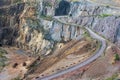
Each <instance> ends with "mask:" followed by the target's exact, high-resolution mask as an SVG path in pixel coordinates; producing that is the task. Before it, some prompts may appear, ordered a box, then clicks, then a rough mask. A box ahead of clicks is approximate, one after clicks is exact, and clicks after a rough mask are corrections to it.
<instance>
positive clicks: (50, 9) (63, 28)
mask: <svg viewBox="0 0 120 80" xmlns="http://www.w3.org/2000/svg"><path fill="white" fill-rule="evenodd" d="M5 1H7V0H4V1H2V3H3V4H4V5H3V4H1V3H0V4H1V6H4V7H3V8H0V44H2V45H15V46H17V47H19V48H23V49H26V50H31V51H33V53H34V54H36V55H48V54H50V53H52V51H53V50H54V49H55V47H56V45H57V44H59V43H64V42H68V41H70V40H76V39H81V38H82V37H83V35H82V34H83V33H84V31H83V30H82V29H81V28H80V27H79V26H73V25H72V23H74V24H79V25H81V26H83V27H86V26H88V27H90V28H91V29H92V30H93V31H95V32H97V33H99V34H100V35H102V36H104V37H105V38H106V39H109V40H110V41H111V42H114V43H116V44H117V45H118V46H120V45H119V44H120V17H119V14H120V11H119V9H116V8H111V7H110V6H103V5H98V4H95V3H91V2H86V1H83V0H81V1H72V0H61V1H59V0H58V1H57V0H36V1H35V0H33V2H32V0H31V1H28V2H30V3H18V2H16V3H17V4H15V5H12V6H10V4H13V3H14V2H11V1H13V0H9V1H8V3H6V2H5ZM25 1H27V0H24V2H25ZM5 3H6V4H5ZM5 5H9V7H5ZM23 13H24V14H23ZM54 15H56V16H64V15H65V16H66V15H68V16H69V18H66V17H62V18H60V19H61V20H62V22H60V21H57V20H55V19H53V18H52V17H54ZM63 22H64V23H63ZM65 22H66V23H70V24H65Z"/></svg>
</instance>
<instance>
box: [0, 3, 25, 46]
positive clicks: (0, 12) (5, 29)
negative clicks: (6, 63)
mask: <svg viewBox="0 0 120 80" xmlns="http://www.w3.org/2000/svg"><path fill="white" fill-rule="evenodd" d="M6 3H7V2H6ZM8 3H9V2H8ZM24 5H25V4H24V3H20V4H15V5H14V6H9V5H8V6H2V7H1V8H0V44H1V45H3V44H4V45H13V43H14V40H15V38H16V37H17V36H18V30H19V27H18V26H19V21H20V20H19V16H20V14H21V13H22V11H23V10H24Z"/></svg>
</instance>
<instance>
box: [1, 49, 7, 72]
mask: <svg viewBox="0 0 120 80" xmlns="http://www.w3.org/2000/svg"><path fill="white" fill-rule="evenodd" d="M6 54H7V52H6V51H5V50H3V49H2V48H0V71H1V70H2V69H3V67H5V65H6V64H5V62H6V61H7V58H6V56H5V55H6Z"/></svg>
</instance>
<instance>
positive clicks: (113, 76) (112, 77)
mask: <svg viewBox="0 0 120 80" xmlns="http://www.w3.org/2000/svg"><path fill="white" fill-rule="evenodd" d="M117 76H118V74H114V75H112V76H111V77H109V78H107V79H106V80H115V79H116V78H117Z"/></svg>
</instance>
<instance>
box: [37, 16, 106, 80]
mask: <svg viewBox="0 0 120 80" xmlns="http://www.w3.org/2000/svg"><path fill="white" fill-rule="evenodd" d="M57 19H58V18H57ZM58 21H60V20H58ZM60 22H62V21H60ZM63 23H64V22H63ZM85 29H86V30H87V31H88V32H89V34H90V36H91V37H92V38H94V39H97V40H99V41H100V43H101V47H100V49H98V51H96V53H95V54H94V55H93V56H91V57H90V58H88V59H87V60H85V61H84V62H82V63H80V64H78V65H76V66H73V67H70V68H68V69H66V70H64V71H61V72H58V73H56V74H53V75H50V76H45V77H42V78H38V79H37V80H51V79H53V78H56V77H58V76H61V75H63V74H65V73H68V72H71V71H74V70H76V69H79V68H81V67H83V66H85V65H87V64H90V63H91V62H93V61H94V60H96V59H97V58H98V57H100V56H101V55H102V54H103V53H104V51H105V49H106V41H105V39H104V38H103V37H101V36H99V35H98V34H96V33H95V32H93V31H92V30H91V29H90V28H88V27H85Z"/></svg>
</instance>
